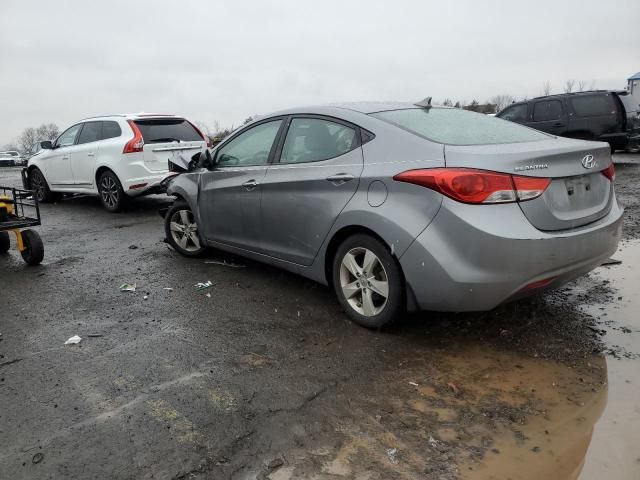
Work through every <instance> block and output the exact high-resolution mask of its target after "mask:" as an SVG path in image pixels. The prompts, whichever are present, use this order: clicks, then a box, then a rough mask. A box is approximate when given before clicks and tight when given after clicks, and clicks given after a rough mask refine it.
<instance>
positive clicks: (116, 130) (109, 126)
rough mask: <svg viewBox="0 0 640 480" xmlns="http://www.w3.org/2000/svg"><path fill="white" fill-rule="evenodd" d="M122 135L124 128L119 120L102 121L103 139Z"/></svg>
mask: <svg viewBox="0 0 640 480" xmlns="http://www.w3.org/2000/svg"><path fill="white" fill-rule="evenodd" d="M120 135H122V130H121V129H120V125H118V122H112V121H104V122H102V139H103V140H106V139H107V138H115V137H119V136H120Z"/></svg>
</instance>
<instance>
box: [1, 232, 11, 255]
mask: <svg viewBox="0 0 640 480" xmlns="http://www.w3.org/2000/svg"><path fill="white" fill-rule="evenodd" d="M9 248H11V242H10V241H9V232H0V254H2V253H7V252H8V251H9Z"/></svg>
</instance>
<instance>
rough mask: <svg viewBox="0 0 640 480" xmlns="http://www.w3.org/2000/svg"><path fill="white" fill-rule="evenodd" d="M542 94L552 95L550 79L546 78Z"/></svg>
mask: <svg viewBox="0 0 640 480" xmlns="http://www.w3.org/2000/svg"><path fill="white" fill-rule="evenodd" d="M542 95H544V96H545V97H546V96H547V95H551V82H550V81H549V80H546V81H545V82H544V83H543V84H542Z"/></svg>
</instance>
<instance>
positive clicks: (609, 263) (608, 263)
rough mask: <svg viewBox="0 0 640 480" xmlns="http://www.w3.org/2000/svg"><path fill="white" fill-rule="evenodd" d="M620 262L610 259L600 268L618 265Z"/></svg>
mask: <svg viewBox="0 0 640 480" xmlns="http://www.w3.org/2000/svg"><path fill="white" fill-rule="evenodd" d="M621 263H622V260H616V259H615V258H610V259H609V260H605V261H604V262H602V263H601V264H600V266H601V267H605V266H607V265H620V264H621Z"/></svg>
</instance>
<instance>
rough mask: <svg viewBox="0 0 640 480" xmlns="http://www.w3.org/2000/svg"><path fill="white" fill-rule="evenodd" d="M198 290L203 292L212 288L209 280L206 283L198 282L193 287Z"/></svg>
mask: <svg viewBox="0 0 640 480" xmlns="http://www.w3.org/2000/svg"><path fill="white" fill-rule="evenodd" d="M194 287H196V288H197V289H198V290H204V289H205V288H209V287H213V283H212V282H211V280H207V281H206V282H204V283H203V282H198V283H196V284H195V285H194Z"/></svg>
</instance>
